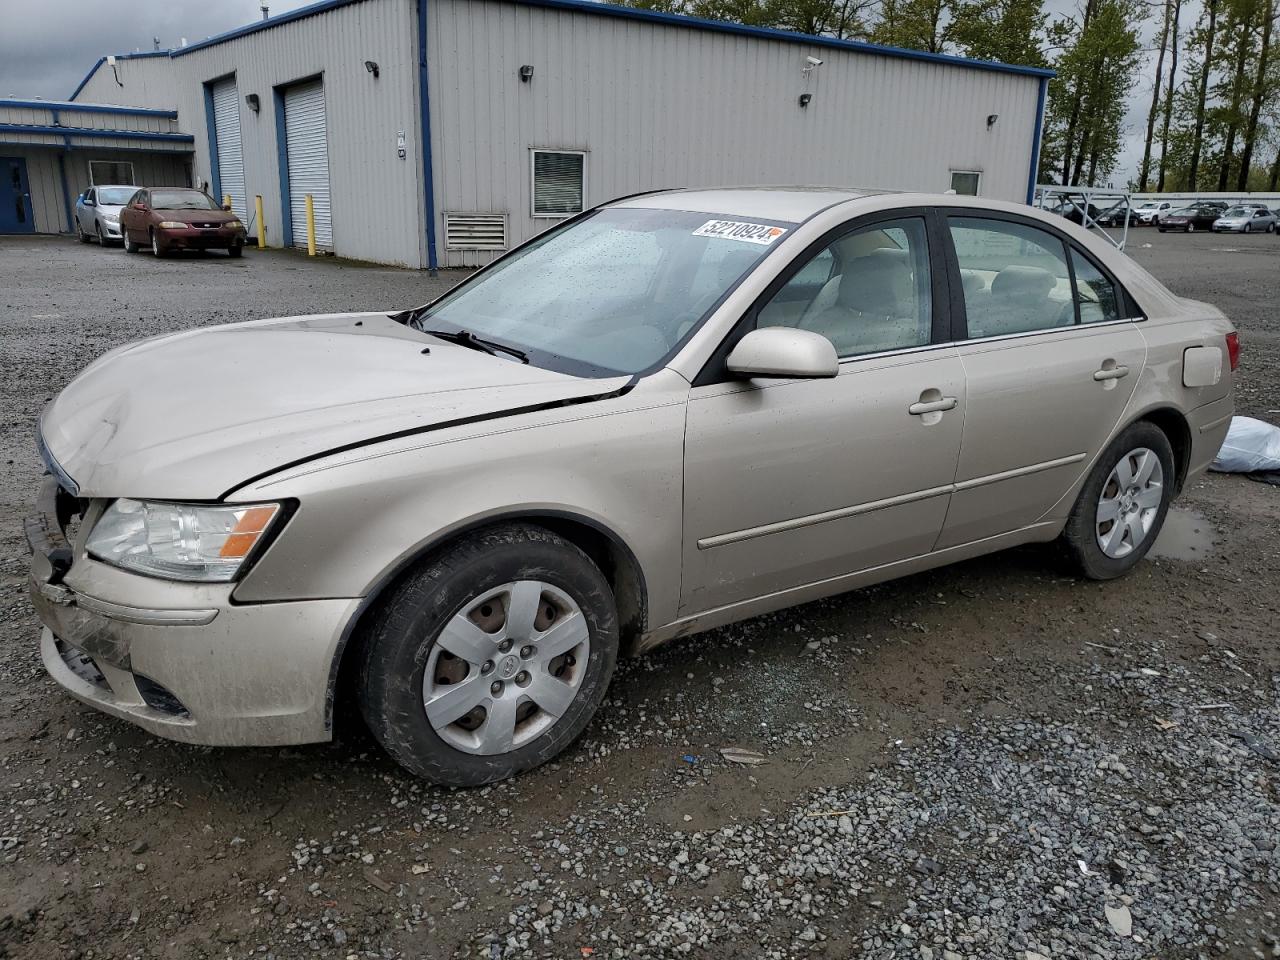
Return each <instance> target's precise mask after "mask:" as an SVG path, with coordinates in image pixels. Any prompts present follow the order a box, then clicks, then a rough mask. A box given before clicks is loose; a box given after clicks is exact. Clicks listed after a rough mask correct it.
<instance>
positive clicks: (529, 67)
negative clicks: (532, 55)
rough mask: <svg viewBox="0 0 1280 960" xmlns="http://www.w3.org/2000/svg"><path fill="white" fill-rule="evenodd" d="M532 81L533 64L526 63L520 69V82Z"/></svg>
mask: <svg viewBox="0 0 1280 960" xmlns="http://www.w3.org/2000/svg"><path fill="white" fill-rule="evenodd" d="M532 79H533V64H531V63H526V64H525V65H524V66H522V67H521V68H520V82H521V83H528V82H529V81H530V80H532Z"/></svg>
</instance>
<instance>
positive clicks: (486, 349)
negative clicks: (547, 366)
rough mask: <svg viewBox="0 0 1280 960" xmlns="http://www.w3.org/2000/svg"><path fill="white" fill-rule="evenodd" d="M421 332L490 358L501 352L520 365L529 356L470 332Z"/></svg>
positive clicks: (526, 360)
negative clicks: (517, 361)
mask: <svg viewBox="0 0 1280 960" xmlns="http://www.w3.org/2000/svg"><path fill="white" fill-rule="evenodd" d="M421 332H422V333H425V334H427V335H428V336H432V337H436V338H438V339H440V340H447V341H448V342H449V343H456V344H458V346H460V347H470V348H471V349H472V350H479V351H480V352H481V353H487V354H489V355H490V356H492V357H496V356H497V355H498V353H499V352H502V353H506V354H509V355H510V356H513V357H515V358H516V359H517V360H519V361H520V362H521V363H528V362H529V355H528V354H527V353H525V352H524V351H523V350H517V349H516V348H515V347H508V346H507V345H506V344H505V343H498V342H497V341H496V340H486V339H485V338H484V337H477V336H476V335H475V334H474V333H472V332H471V331H470V330H456V331H455V330H422V331H421Z"/></svg>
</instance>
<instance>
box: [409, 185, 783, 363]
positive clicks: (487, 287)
mask: <svg viewBox="0 0 1280 960" xmlns="http://www.w3.org/2000/svg"><path fill="white" fill-rule="evenodd" d="M793 226H794V224H791V223H785V222H778V221H759V220H753V221H751V222H749V223H748V222H743V220H740V219H738V218H735V217H732V216H729V215H724V216H718V215H713V214H708V213H693V212H689V211H684V210H642V209H629V208H620V207H611V208H607V209H604V210H598V211H596V212H594V213H592V214H590V215H589V216H588V217H586V218H585V219H582V220H578V221H576V222H575V223H573V224H572V225H570V226H567V227H562V228H560V229H557V230H552V231H549V232H548V233H547V234H546V235H544V236H543V237H541V238H539V239H538V240H535V241H534V242H533V243H531V244H529V245H528V246H526V247H524V248H523V249H521V250H520V251H518V252H517V253H515V254H513V255H512V256H511V257H509V258H508V259H506V260H504V261H503V262H502V263H500V264H498V265H497V266H495V267H493V268H492V269H490V270H488V271H485V272H484V273H482V274H479V275H478V276H477V277H476V278H475V279H474V280H472V281H469V282H467V283H464V284H463V285H462V286H461V287H459V288H458V289H456V290H455V291H453V292H452V293H450V294H448V295H446V296H445V297H444V298H443V299H441V300H440V301H438V302H437V303H436V304H434V305H433V306H432V307H430V308H429V309H428V310H427V311H426V312H425V313H424V314H422V315H420V316H419V317H418V318H417V319H416V321H415V322H414V326H416V327H417V328H418V329H420V330H448V331H450V332H455V331H457V330H459V329H461V330H467V331H470V332H471V333H474V334H475V335H477V336H479V337H483V338H487V339H491V340H495V341H497V342H499V343H503V344H507V345H510V346H513V347H518V348H519V349H520V350H523V351H525V352H526V353H528V354H529V356H530V359H531V360H532V361H533V362H534V363H537V364H539V365H540V366H548V367H551V368H553V369H563V370H565V371H566V372H572V373H577V374H580V375H588V376H589V375H605V374H611V373H613V374H616V373H639V372H640V371H642V370H645V369H647V368H649V367H652V366H653V365H655V364H656V363H658V362H659V361H661V360H663V359H665V358H666V357H668V356H670V355H671V354H672V353H673V352H674V351H675V349H676V347H678V346H679V345H680V344H681V342H682V341H683V340H684V339H685V338H686V337H687V336H688V335H689V334H690V333H691V332H692V331H693V330H694V329H695V328H696V327H697V325H698V324H699V322H700V321H701V320H702V318H703V317H704V316H706V314H707V313H708V312H710V310H711V309H712V308H713V307H714V306H716V304H717V303H719V301H720V299H721V298H722V297H723V296H724V295H725V294H726V293H727V292H728V291H729V290H730V289H731V288H732V287H733V286H734V285H735V284H737V282H738V281H739V280H740V279H741V278H742V277H743V276H744V275H745V274H746V273H748V272H749V271H750V270H751V269H752V268H753V267H754V266H755V265H756V264H757V263H758V262H759V261H760V260H761V259H762V258H763V257H764V256H765V254H767V253H768V252H769V250H770V249H771V246H772V245H773V244H774V243H775V242H776V241H777V240H778V239H780V238H781V237H782V236H783V235H784V234H786V233H787V231H788V230H789V229H791V227H793ZM565 361H568V362H567V363H566V362H565ZM584 367H585V368H586V369H584Z"/></svg>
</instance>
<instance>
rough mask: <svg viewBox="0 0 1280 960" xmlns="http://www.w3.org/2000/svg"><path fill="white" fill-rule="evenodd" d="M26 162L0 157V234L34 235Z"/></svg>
mask: <svg viewBox="0 0 1280 960" xmlns="http://www.w3.org/2000/svg"><path fill="white" fill-rule="evenodd" d="M35 232H36V222H35V217H33V216H32V215H31V188H30V186H29V185H28V183H27V161H26V160H23V159H22V158H21V157H0V233H35Z"/></svg>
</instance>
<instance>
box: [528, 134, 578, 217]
mask: <svg viewBox="0 0 1280 960" xmlns="http://www.w3.org/2000/svg"><path fill="white" fill-rule="evenodd" d="M586 200H587V155H586V154H585V153H582V152H580V151H567V150H534V151H533V215H534V216H535V217H567V216H571V215H572V214H575V213H581V212H582V211H583V208H584V206H585V204H586Z"/></svg>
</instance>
